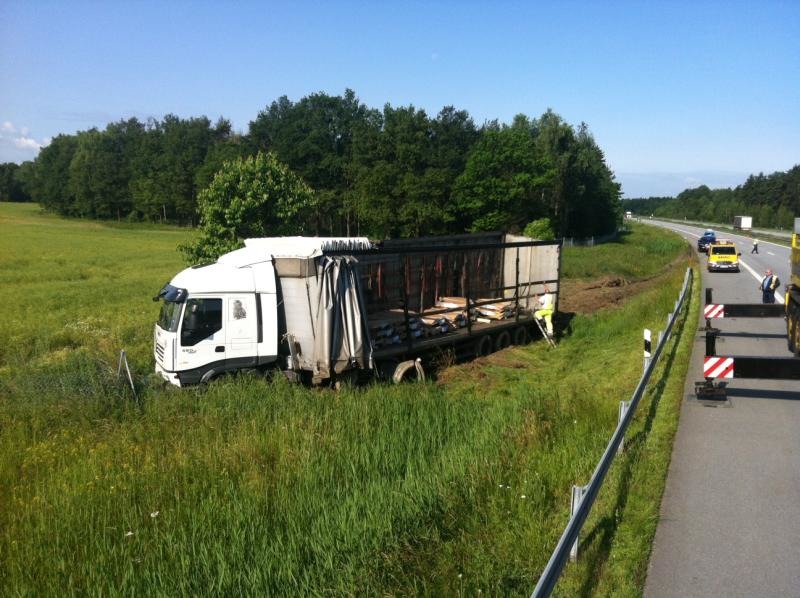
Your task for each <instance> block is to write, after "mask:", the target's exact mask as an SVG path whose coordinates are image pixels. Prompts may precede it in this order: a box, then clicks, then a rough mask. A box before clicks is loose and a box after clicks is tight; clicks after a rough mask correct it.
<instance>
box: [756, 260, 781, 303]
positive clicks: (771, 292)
mask: <svg viewBox="0 0 800 598" xmlns="http://www.w3.org/2000/svg"><path fill="white" fill-rule="evenodd" d="M779 284H781V281H780V280H779V279H778V277H777V276H775V275H774V274H773V273H772V270H771V269H770V268H767V272H766V276H764V278H763V279H762V280H761V284H760V285H759V287H758V288H760V289H761V303H775V289H777V288H778V285H779Z"/></svg>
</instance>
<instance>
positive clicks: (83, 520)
mask: <svg viewBox="0 0 800 598" xmlns="http://www.w3.org/2000/svg"><path fill="white" fill-rule="evenodd" d="M0 230H1V231H2V235H0V303H1V304H2V305H4V306H6V310H7V311H6V314H5V316H4V318H2V322H1V323H0V334H1V335H2V338H3V339H4V341H5V342H4V344H3V345H2V348H0V505H2V509H0V594H2V595H52V594H57V593H58V594H63V593H67V594H89V595H108V594H126V595H140V594H166V595H188V594H212V595H222V594H226V595H227V594H234V593H236V594H245V595H253V594H259V595H262V594H280V595H321V594H347V595H351V594H368V595H374V594H420V593H421V594H448V595H452V594H458V595H463V594H469V595H475V594H478V593H479V592H480V593H487V594H492V595H497V594H501V595H507V594H514V595H517V594H529V593H530V591H531V590H532V589H533V587H534V585H535V583H536V580H537V578H538V575H539V573H540V572H541V570H542V569H543V567H544V565H545V563H546V562H547V559H548V558H549V555H550V552H551V551H552V549H553V548H554V547H555V544H556V542H557V540H558V537H559V535H560V533H561V531H562V529H563V527H564V525H565V524H566V521H567V518H568V509H569V491H570V487H571V486H572V484H576V483H581V484H583V483H586V482H587V481H588V479H589V477H590V475H591V472H592V470H593V468H594V465H595V464H596V462H597V460H598V458H599V457H600V455H601V453H602V450H603V448H604V447H605V444H606V442H607V441H608V438H609V437H610V435H611V433H612V432H613V429H614V427H615V425H616V418H617V407H618V403H619V401H620V400H627V399H628V398H629V397H630V394H631V392H632V391H633V388H634V387H635V384H636V382H637V381H638V378H639V375H640V373H641V368H642V355H641V350H642V349H641V331H642V328H644V327H650V328H652V329H654V330H658V329H659V327H663V325H664V322H665V318H666V314H667V313H668V312H669V311H670V310H671V309H672V307H673V304H674V302H675V299H676V298H677V295H678V291H679V289H680V285H681V282H682V278H683V274H684V272H685V268H686V266H687V264H688V263H689V260H690V259H691V258H690V256H691V255H692V254H691V252H687V250H686V246H685V244H683V242H682V241H681V240H680V239H678V238H677V237H675V236H672V235H670V233H667V232H664V231H659V230H656V229H653V228H648V227H644V226H637V227H634V228H633V230H632V231H631V233H630V234H628V235H625V236H624V237H622V238H621V239H620V241H619V242H616V243H610V244H606V245H603V246H598V247H594V248H570V249H567V250H565V252H564V256H563V267H564V276H565V277H567V278H569V279H570V280H571V281H572V282H573V283H574V284H577V285H580V284H583V283H586V284H589V283H590V282H591V281H592V280H593V279H594V278H599V277H603V276H609V275H619V276H624V277H625V278H626V280H629V281H634V280H645V279H650V283H649V284H646V285H642V286H641V287H640V288H637V293H636V294H631V295H630V296H628V297H627V298H626V299H625V300H624V301H623V302H622V303H621V304H620V305H618V306H615V307H613V308H609V309H602V310H599V311H596V312H594V313H591V314H589V313H587V314H581V313H577V314H574V316H573V317H572V318H571V320H570V321H569V327H568V329H566V330H565V331H564V334H563V336H562V338H561V339H560V344H559V347H558V348H557V349H556V350H550V349H548V347H547V346H546V345H545V344H544V343H543V342H533V343H531V344H530V345H528V346H525V347H515V348H511V349H507V350H505V351H502V352H499V353H496V354H494V355H492V356H489V357H488V358H484V359H480V360H476V361H473V362H470V363H466V364H459V365H454V366H451V367H450V368H448V369H447V370H445V371H444V372H442V374H441V376H440V379H439V381H438V382H427V383H423V384H407V385H400V386H388V385H383V384H369V385H366V386H361V387H346V388H344V389H342V390H340V391H332V390H327V389H312V388H305V387H302V386H294V385H290V384H289V383H288V382H286V381H285V380H283V379H282V378H281V377H275V378H273V379H269V380H265V379H263V378H260V377H256V376H238V377H233V378H229V379H223V380H220V381H215V382H213V383H212V384H210V385H208V386H204V387H198V388H190V389H177V388H171V387H165V386H164V385H162V384H161V383H160V382H159V381H158V380H157V379H156V378H155V376H154V375H152V374H151V372H152V365H153V364H152V356H151V351H152V347H151V343H152V333H153V328H152V326H153V322H154V320H155V318H156V315H157V311H158V305H157V304H155V303H153V302H152V301H151V297H152V295H154V294H155V293H156V292H157V291H158V289H159V288H160V286H161V285H162V284H163V283H164V282H165V281H166V280H168V279H169V278H170V277H171V276H172V275H173V274H174V273H175V272H177V271H178V270H179V269H180V268H182V267H183V264H182V262H181V256H180V255H179V254H178V253H177V251H176V247H177V245H178V244H179V243H181V242H185V241H186V240H187V239H189V238H190V236H191V235H192V234H193V233H192V232H191V231H189V230H182V229H177V228H168V227H140V226H135V225H107V224H99V223H96V222H91V221H80V220H62V219H59V218H56V217H53V216H50V215H46V214H42V213H41V212H40V211H39V210H38V208H37V207H36V206H32V205H13V204H0ZM698 297H699V293H697V292H695V293H694V298H693V301H692V302H691V305H692V310H691V311H690V313H689V314H688V316H687V318H688V319H687V327H686V329H685V331H683V332H681V333H678V334H675V335H674V337H673V339H672V341H671V344H670V347H669V351H668V352H667V355H666V362H667V365H669V366H670V371H671V374H670V376H669V377H667V375H666V368H663V367H662V368H661V370H660V371H659V373H658V374H657V375H656V377H655V380H654V382H653V384H652V390H651V392H650V393H649V394H648V395H647V397H646V399H645V400H644V401H643V402H642V403H641V405H640V411H639V413H638V414H637V418H636V421H635V423H634V425H633V427H632V429H631V431H630V433H629V438H628V441H627V443H626V451H625V453H623V454H622V455H621V456H620V457H619V458H618V460H617V462H616V463H615V465H614V467H613V468H612V471H611V473H610V475H609V478H608V479H607V482H606V487H605V488H604V490H603V492H602V493H601V495H600V498H599V501H598V503H597V504H596V507H595V510H594V511H593V514H592V516H591V517H590V519H589V521H588V522H587V525H586V526H585V528H584V534H583V543H582V546H581V559H580V560H579V562H578V563H577V564H576V565H570V566H568V567H567V569H566V571H565V575H564V577H563V579H562V581H561V583H560V584H559V586H558V588H557V594H560V595H570V596H573V595H612V594H613V595H632V596H633V595H639V594H640V593H641V588H642V584H643V580H644V575H645V572H646V566H647V558H648V555H649V550H650V542H651V541H652V537H653V534H654V533H655V525H656V523H657V514H658V503H659V501H660V496H661V492H662V490H663V484H664V479H665V476H666V467H667V465H668V463H669V456H670V451H671V440H672V436H673V435H674V432H675V428H676V425H677V413H678V407H679V405H680V402H681V400H682V392H683V378H684V374H685V371H686V366H687V363H688V355H689V346H690V342H691V338H692V333H693V326H694V323H695V322H696V321H697V306H698ZM121 348H125V349H126V350H127V351H128V354H129V355H130V360H131V366H132V369H133V373H134V377H135V380H136V383H137V388H138V391H139V402H138V403H137V402H135V401H133V400H132V396H131V392H130V389H128V388H126V386H125V385H124V384H123V383H121V382H120V381H119V380H118V379H117V378H116V358H117V354H118V351H119V350H120V349H121Z"/></svg>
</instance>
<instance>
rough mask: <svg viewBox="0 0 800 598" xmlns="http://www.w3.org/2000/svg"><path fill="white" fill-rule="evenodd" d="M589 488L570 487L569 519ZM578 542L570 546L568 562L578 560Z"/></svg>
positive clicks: (576, 539) (575, 511)
mask: <svg viewBox="0 0 800 598" xmlns="http://www.w3.org/2000/svg"><path fill="white" fill-rule="evenodd" d="M588 488H589V486H573V487H572V499H571V500H570V504H569V518H570V519H572V518H573V517H575V513H577V512H578V507H580V506H581V501H582V500H583V495H584V494H586V490H587V489H588ZM578 542H580V538H579V537H578V538H575V544H573V545H572V549H571V550H570V551H569V560H570V561H572V562H573V563H574V562H575V561H577V560H578Z"/></svg>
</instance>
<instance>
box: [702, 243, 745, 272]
mask: <svg viewBox="0 0 800 598" xmlns="http://www.w3.org/2000/svg"><path fill="white" fill-rule="evenodd" d="M740 255H742V254H741V253H739V252H738V251H737V250H736V244H735V243H734V242H733V241H729V240H727V239H717V241H716V242H714V243H711V244H710V245H709V246H708V264H707V267H708V271H709V272H738V271H739V256H740Z"/></svg>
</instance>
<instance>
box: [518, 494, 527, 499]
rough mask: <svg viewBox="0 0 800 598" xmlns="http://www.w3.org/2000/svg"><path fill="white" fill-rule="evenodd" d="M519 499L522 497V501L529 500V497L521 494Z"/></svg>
mask: <svg viewBox="0 0 800 598" xmlns="http://www.w3.org/2000/svg"><path fill="white" fill-rule="evenodd" d="M519 497H520V498H522V499H526V498H528V497H527V496H525V495H524V494H520V495H519Z"/></svg>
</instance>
